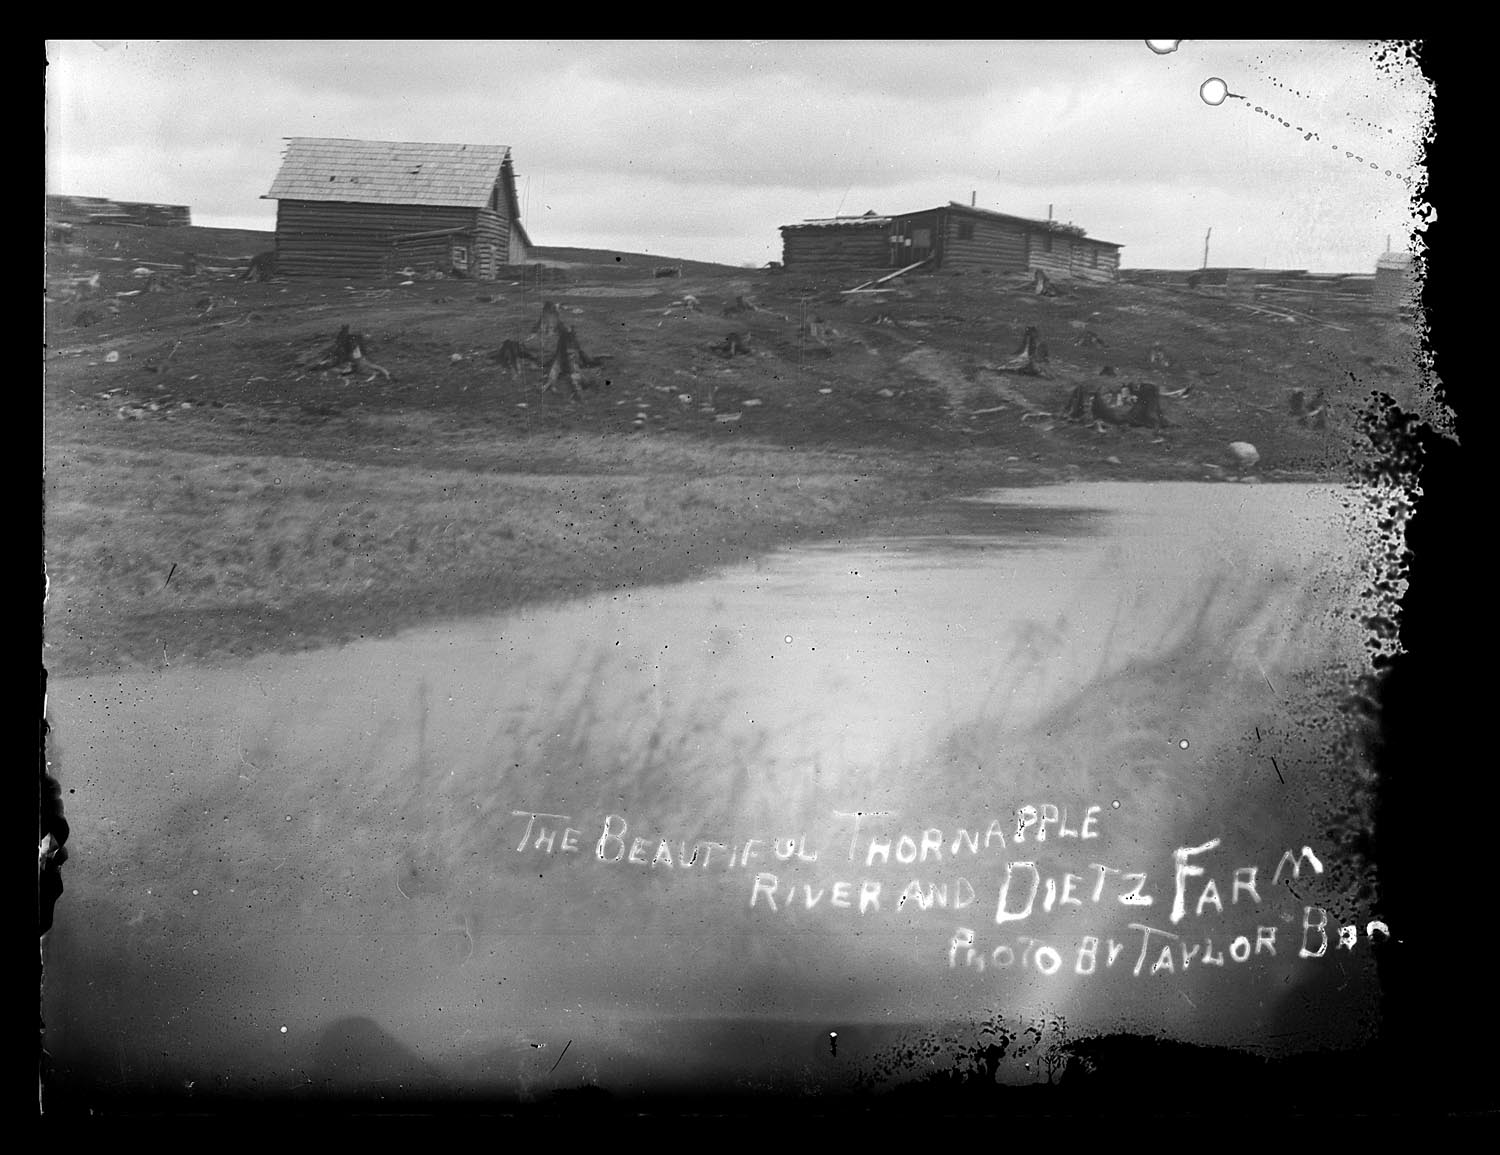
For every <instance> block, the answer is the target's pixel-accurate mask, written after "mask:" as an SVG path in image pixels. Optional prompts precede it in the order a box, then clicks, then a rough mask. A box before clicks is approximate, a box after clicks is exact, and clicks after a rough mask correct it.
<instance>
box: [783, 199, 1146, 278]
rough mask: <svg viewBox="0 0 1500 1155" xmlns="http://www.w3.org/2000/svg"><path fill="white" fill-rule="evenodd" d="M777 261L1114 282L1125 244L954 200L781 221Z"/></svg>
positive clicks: (790, 265)
mask: <svg viewBox="0 0 1500 1155" xmlns="http://www.w3.org/2000/svg"><path fill="white" fill-rule="evenodd" d="M781 238H782V264H783V266H784V267H785V268H787V269H795V270H799V271H813V270H822V269H827V270H830V271H832V270H838V271H840V272H844V271H850V272H854V271H874V270H878V269H887V270H890V269H900V268H905V267H906V266H908V265H912V264H915V263H917V262H918V261H926V262H927V264H926V265H925V266H924V268H923V269H922V271H923V272H928V271H934V272H935V271H937V270H939V269H941V270H944V271H948V272H960V273H962V272H990V273H1003V274H1025V273H1030V272H1032V271H1033V270H1036V269H1041V270H1043V271H1044V272H1046V273H1047V275H1048V276H1049V277H1058V278H1061V279H1064V280H1067V279H1079V280H1089V281H1113V280H1116V279H1118V277H1119V272H1120V249H1121V248H1123V247H1124V246H1122V245H1119V244H1116V243H1114V242H1113V241H1103V240H1099V239H1098V238H1096V237H1090V236H1088V235H1087V234H1086V233H1085V232H1084V230H1083V229H1081V228H1079V227H1078V226H1077V225H1071V224H1063V223H1061V222H1059V221H1038V220H1031V219H1029V218H1027V217H1017V216H1011V215H1010V214H1008V213H998V212H993V211H992V210H990V209H981V208H976V207H974V206H972V205H965V204H960V203H959V202H957V201H953V202H950V203H949V204H946V205H941V206H939V207H938V208H933V209H925V210H921V211H918V212H910V213H896V214H892V215H889V216H879V215H877V214H875V213H874V212H868V213H865V214H864V216H859V217H832V218H826V219H823V220H808V221H803V222H801V223H800V224H795V225H783V226H782V229H781Z"/></svg>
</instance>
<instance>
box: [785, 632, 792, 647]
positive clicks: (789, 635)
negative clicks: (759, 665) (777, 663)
mask: <svg viewBox="0 0 1500 1155" xmlns="http://www.w3.org/2000/svg"><path fill="white" fill-rule="evenodd" d="M785 641H786V644H787V645H791V644H792V635H791V634H788V635H787V636H786V639H785Z"/></svg>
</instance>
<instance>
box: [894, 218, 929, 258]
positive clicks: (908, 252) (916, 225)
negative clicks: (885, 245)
mask: <svg viewBox="0 0 1500 1155" xmlns="http://www.w3.org/2000/svg"><path fill="white" fill-rule="evenodd" d="M930 256H932V223H931V221H930V220H928V221H922V222H917V221H909V220H908V221H897V222H896V223H895V225H894V227H893V228H892V229H891V267H892V268H894V269H904V268H905V267H906V266H907V265H914V264H916V263H917V262H918V261H925V260H926V259H927V258H928V257H930Z"/></svg>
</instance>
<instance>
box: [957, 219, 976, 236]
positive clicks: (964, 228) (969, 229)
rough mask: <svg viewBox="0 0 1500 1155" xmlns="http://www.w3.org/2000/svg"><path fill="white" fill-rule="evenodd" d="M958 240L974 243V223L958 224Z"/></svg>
mask: <svg viewBox="0 0 1500 1155" xmlns="http://www.w3.org/2000/svg"><path fill="white" fill-rule="evenodd" d="M958 239H959V240H961V241H972V240H973V239H974V222H973V221H959V222H958Z"/></svg>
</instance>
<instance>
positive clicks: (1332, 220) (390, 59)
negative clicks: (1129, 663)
mask: <svg viewBox="0 0 1500 1155" xmlns="http://www.w3.org/2000/svg"><path fill="white" fill-rule="evenodd" d="M1153 43H1157V44H1161V45H1163V46H1167V45H1171V44H1173V43H1176V44H1177V45H1178V46H1177V48H1176V49H1175V50H1174V51H1169V52H1165V53H1161V54H1158V53H1157V52H1154V51H1152V49H1151V47H1149V46H1148V44H1147V42H1146V41H1143V40H1120V41H949V42H937V41H884V42H882V41H857V42H837V41H759V40H756V41H712V42H688V41H602V42H580V41H420V42H399V41H371V42H359V41H145V40H143V41H133V40H121V41H90V40H84V41H52V42H49V43H48V45H47V60H48V69H47V112H46V116H47V155H46V162H47V190H48V191H49V192H62V193H71V194H76V195H87V196H106V197H111V198H114V199H118V200H144V201H160V202H168V203H173V204H186V205H189V206H191V208H192V212H193V222H194V223H195V224H201V225H218V226H226V227H239V228H262V229H267V230H269V229H273V228H274V227H275V202H273V201H267V200H262V199H260V198H261V197H262V195H263V194H264V193H265V192H266V191H267V190H268V189H269V188H270V185H271V181H272V179H273V178H274V177H275V175H276V170H277V168H278V166H279V162H280V156H281V149H282V138H283V137H287V136H330V137H355V138H364V139H371V140H408V141H456V142H464V143H474V144H507V145H510V146H511V148H512V150H513V155H514V158H515V164H516V171H517V175H518V179H519V189H520V192H521V196H522V199H523V218H524V220H525V223H526V225H527V229H528V231H529V232H530V234H531V236H532V238H533V240H534V241H535V243H537V244H539V245H570V246H585V247H593V248H616V249H626V250H633V251H639V252H650V253H655V254H659V255H663V256H673V257H689V258H696V259H699V260H713V261H722V262H725V263H728V264H763V263H765V262H766V261H770V260H778V259H780V256H781V251H780V250H781V241H780V234H779V233H778V232H777V226H779V225H783V224H789V223H793V222H795V221H798V220H802V219H805V218H808V217H827V216H833V215H835V214H838V213H844V214H853V213H861V212H864V211H865V210H867V209H875V210H877V211H879V212H883V213H884V212H902V211H911V210H916V209H922V208H930V207H933V206H935V205H939V204H943V203H946V202H948V201H950V200H959V201H963V202H964V203H968V202H969V200H970V198H971V196H972V197H975V198H977V203H978V204H979V205H980V206H981V207H987V208H992V209H997V210H999V211H1002V212H1008V213H1014V214H1017V215H1021V216H1034V217H1041V218H1045V217H1046V215H1047V211H1048V206H1049V205H1050V206H1051V207H1052V212H1053V215H1054V216H1055V217H1056V218H1057V219H1059V220H1063V221H1072V222H1074V223H1076V224H1079V225H1082V226H1083V227H1084V228H1086V229H1087V230H1088V232H1089V234H1090V235H1091V236H1096V237H1101V238H1103V239H1105V240H1110V241H1115V242H1118V243H1121V244H1123V245H1124V246H1125V248H1124V252H1123V262H1124V264H1125V265H1126V266H1133V267H1147V268H1195V267H1197V266H1199V265H1201V264H1202V261H1203V245H1204V236H1205V233H1206V232H1207V231H1208V230H1209V229H1212V230H1213V232H1212V238H1211V240H1210V250H1209V258H1210V263H1211V264H1214V265H1242V266H1252V267H1256V268H1260V267H1271V268H1305V269H1311V270H1313V271H1317V272H1369V271H1373V268H1374V262H1375V259H1376V257H1378V256H1379V254H1380V252H1381V251H1382V250H1383V249H1384V248H1385V243H1386V238H1387V236H1389V237H1390V239H1391V243H1392V245H1393V247H1396V248H1401V247H1404V246H1405V245H1406V244H1407V243H1408V241H1409V237H1410V235H1411V232H1412V229H1413V227H1414V226H1415V225H1416V224H1417V223H1419V218H1418V217H1417V216H1416V215H1415V214H1414V209H1413V202H1412V191H1413V187H1412V186H1413V182H1414V181H1416V180H1418V179H1419V178H1420V170H1419V168H1418V167H1417V166H1418V164H1419V161H1420V156H1421V141H1422V139H1423V136H1424V134H1425V133H1426V132H1428V131H1429V130H1430V121H1429V120H1428V118H1429V116H1430V104H1431V85H1430V83H1429V82H1428V81H1427V79H1426V78H1424V77H1423V76H1422V75H1421V73H1420V71H1419V70H1418V69H1417V68H1416V66H1415V65H1413V64H1411V63H1410V61H1409V60H1408V59H1407V58H1406V57H1405V55H1404V54H1402V53H1399V52H1395V51H1393V50H1392V49H1391V48H1390V47H1389V46H1387V45H1382V44H1379V43H1377V42H1369V41H1348V42H1312V41H1274V42H1273V41H1214V40H1204V41H1197V40H1185V41H1181V42H1172V41H1160V42H1153ZM1211 78H1218V79H1221V80H1222V81H1223V82H1224V88H1227V92H1228V93H1230V94H1231V95H1228V96H1224V97H1223V98H1222V100H1221V102H1220V103H1217V104H1210V103H1208V101H1207V100H1205V98H1204V95H1205V91H1204V84H1205V82H1206V81H1209V80H1210V79H1211ZM1207 95H1208V96H1209V97H1214V96H1215V95H1216V92H1215V86H1213V85H1210V86H1209V87H1208V89H1207Z"/></svg>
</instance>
